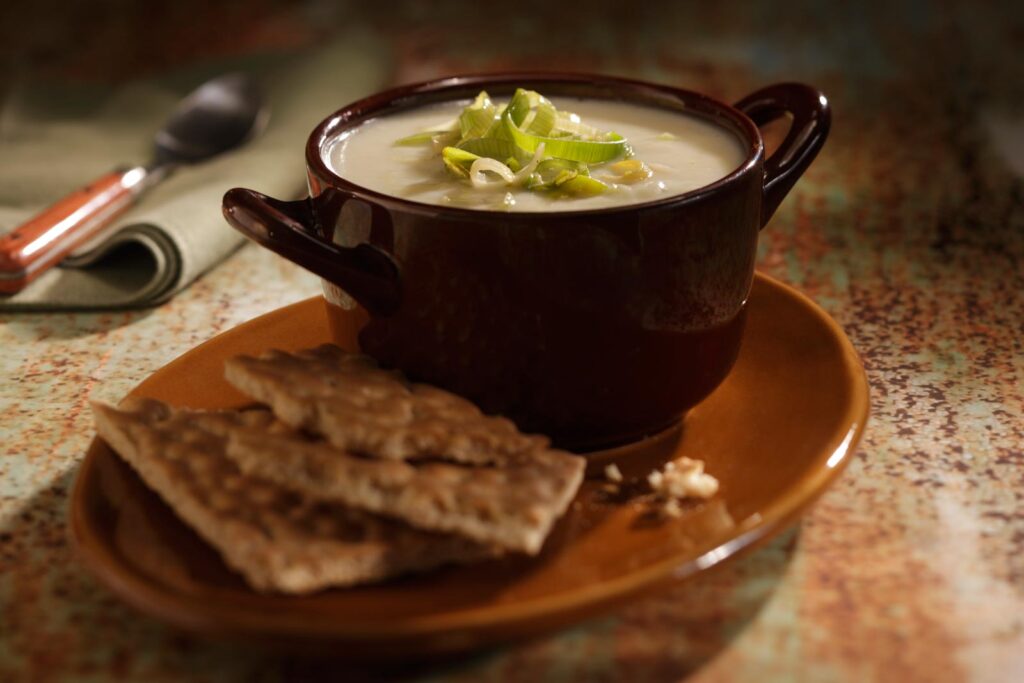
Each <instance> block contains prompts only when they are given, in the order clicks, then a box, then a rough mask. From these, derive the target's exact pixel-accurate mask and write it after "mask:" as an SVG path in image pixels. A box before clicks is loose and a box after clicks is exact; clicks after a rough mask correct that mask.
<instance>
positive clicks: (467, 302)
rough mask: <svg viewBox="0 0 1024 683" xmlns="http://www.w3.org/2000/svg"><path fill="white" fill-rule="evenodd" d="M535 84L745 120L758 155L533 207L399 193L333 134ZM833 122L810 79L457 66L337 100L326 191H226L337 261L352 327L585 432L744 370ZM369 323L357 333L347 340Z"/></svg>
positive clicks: (400, 362)
mask: <svg viewBox="0 0 1024 683" xmlns="http://www.w3.org/2000/svg"><path fill="white" fill-rule="evenodd" d="M517 87H524V88H529V89H535V90H537V91H539V92H541V93H544V94H545V95H547V96H548V97H551V98H552V99H554V100H555V101H556V103H557V98H559V97H572V98H596V99H604V100H615V101H625V102H630V103H636V104H638V105H643V106H650V107H659V108H663V109H668V110H672V111H678V112H680V114H681V115H684V114H685V115H691V116H699V117H702V118H703V119H705V120H707V121H710V122H712V123H714V124H716V125H718V126H722V127H724V128H725V129H727V130H729V131H731V132H732V134H733V135H735V136H736V138H737V140H738V141H739V142H740V144H741V145H742V147H743V149H744V151H745V156H744V158H743V160H742V162H741V163H740V165H739V166H738V167H737V168H736V169H735V170H733V171H732V172H731V173H729V174H728V175H726V176H725V177H723V178H721V179H719V180H717V181H715V182H713V183H711V184H709V185H707V186H705V187H701V188H699V189H696V190H694V191H691V192H686V193H684V194H679V195H675V196H668V197H664V198H659V199H657V200H655V201H649V202H645V203H639V204H630V205H625V206H620V207H613V208H602V209H592V210H573V209H572V208H571V207H572V203H571V200H563V201H561V202H559V203H558V204H557V205H556V206H553V208H554V209H557V210H552V211H549V212H533V213H516V212H503V211H490V210H478V209H468V208H459V207H455V206H441V205H434V204H424V203H420V202H417V201H414V200H412V199H408V198H401V197H396V196H389V195H385V194H382V193H380V192H376V191H374V190H371V189H368V188H365V187H360V186H359V185H356V184H355V183H353V182H351V181H349V180H347V179H346V178H344V177H342V176H340V175H338V174H337V173H336V172H334V171H333V170H332V169H331V167H330V166H329V164H328V163H327V162H326V161H325V154H326V150H327V149H328V147H329V145H330V144H331V143H332V141H334V140H336V139H337V137H338V136H339V135H341V134H343V133H345V132H346V131H350V130H352V129H353V128H354V127H356V126H358V125H360V124H361V123H364V122H366V121H367V120H370V119H372V118H375V117H380V116H386V115H388V114H390V113H394V112H399V111H405V110H409V109H411V108H416V107H421V106H425V105H428V104H432V103H436V102H444V101H450V100H456V99H468V98H472V97H473V96H475V95H476V94H477V93H478V92H479V91H480V90H483V89H486V90H487V91H488V92H489V93H490V94H491V95H492V96H493V97H495V98H501V97H508V96H510V95H511V94H512V92H513V91H514V90H515V89H516V88H517ZM783 116H788V117H790V118H791V125H790V130H789V133H788V134H787V136H786V137H785V139H784V140H783V141H782V142H781V144H780V145H779V147H778V149H776V150H775V151H774V152H773V153H772V155H771V156H770V157H767V158H766V156H765V147H764V142H763V140H762V136H761V133H760V130H759V128H758V126H761V125H765V124H766V123H768V122H770V121H772V120H775V119H778V118H780V117H783ZM829 122H830V112H829V106H828V102H827V100H826V99H825V97H824V96H823V95H822V94H821V93H820V92H819V91H817V90H816V89H814V88H812V87H809V86H807V85H802V84H797V83H782V84H777V85H772V86H769V87H766V88H764V89H762V90H759V91H757V92H755V93H753V94H751V95H749V96H748V97H746V98H744V99H742V100H741V101H739V102H738V103H737V104H736V105H734V106H730V105H728V104H725V103H723V102H719V101H717V100H715V99H712V98H710V97H708V96H706V95H702V94H700V93H696V92H691V91H687V90H682V89H678V88H674V87H669V86H664V85H655V84H650V83H644V82H640V81H635V80H628V79H620V78H611V77H604V76H591V75H551V74H536V73H515V74H502V75H490V76H459V77H452V78H444V79H440V80H435V81H431V82H427V83H420V84H416V85H408V86H404V87H399V88H396V89H393V90H388V91H386V92H382V93H379V94H376V95H373V96H371V97H368V98H366V99H363V100H360V101H358V102H355V103H353V104H350V105H348V106H346V107H344V108H342V109H340V110H338V111H336V112H335V113H333V114H331V115H330V116H328V117H327V118H325V119H324V120H323V121H322V122H321V123H320V124H319V125H318V126H317V127H316V128H315V129H314V130H313V132H312V133H311V135H310V137H309V140H308V143H307V145H306V166H307V172H308V184H309V196H308V197H307V198H305V199H301V200H298V201H281V200H278V199H272V198H270V197H266V196H264V195H262V194H260V193H258V192H255V191H253V190H247V189H240V188H236V189H232V190H230V191H229V192H228V193H227V194H226V195H225V197H224V206H223V208H224V214H225V216H226V218H227V220H228V222H229V223H230V224H231V225H232V226H234V227H235V228H236V229H238V230H240V231H241V232H242V233H244V234H245V235H246V236H248V237H249V238H250V239H252V240H254V241H255V242H257V243H259V244H261V245H263V246H265V247H267V248H269V249H271V250H273V251H275V252H277V253H278V254H280V255H282V256H284V257H285V258H287V259H290V260H292V261H294V262H295V263H298V264H299V265H301V266H303V267H305V268H307V269H309V270H310V271H312V272H314V273H316V274H317V275H319V276H321V277H322V278H323V281H324V298H325V302H326V305H327V311H328V316H329V318H330V320H331V321H332V323H333V328H334V329H336V330H337V333H336V334H337V336H338V341H339V342H340V343H346V344H348V345H351V344H352V343H353V342H357V343H358V345H359V347H360V348H361V349H362V351H363V352H365V353H367V354H369V355H371V356H373V357H374V358H376V359H377V360H378V361H379V362H380V363H381V364H382V365H384V366H386V367H396V368H399V369H401V370H403V371H404V372H405V373H406V374H407V375H408V376H409V377H410V378H411V379H413V380H416V381H422V382H429V383H431V384H435V385H438V386H441V387H444V388H447V389H449V390H451V391H454V392H456V393H458V394H461V395H463V396H466V397H467V398H469V399H471V400H473V401H475V402H476V403H477V404H478V405H479V406H480V407H481V409H483V410H484V411H485V412H487V413H501V414H503V415H506V416H508V417H510V418H511V419H513V420H514V421H515V422H516V423H517V424H518V425H519V427H520V428H521V429H524V430H526V431H532V432H539V433H544V434H547V435H548V436H550V437H552V439H553V440H554V441H555V443H556V444H559V445H562V446H565V447H570V448H574V449H576V450H586V449H589V448H597V447H602V446H607V445H612V444H615V443H621V442H625V441H628V440H632V439H636V438H640V437H642V436H644V435H647V434H651V433H654V432H657V431H660V430H662V429H664V428H666V427H668V426H670V425H672V424H673V423H674V422H676V421H677V420H679V419H680V418H681V416H682V415H684V414H685V412H686V411H687V410H688V409H689V408H691V407H693V406H695V405H697V403H699V402H700V401H701V400H702V399H703V398H704V397H706V396H707V395H708V394H710V393H711V392H712V391H713V390H714V389H715V387H716V386H718V385H719V384H720V383H721V382H722V380H723V379H724V378H725V377H726V375H727V374H728V372H729V370H730V368H731V367H732V365H733V363H734V361H735V360H736V357H737V354H738V351H739V348H740V343H741V341H742V337H743V328H744V320H745V312H746V301H747V296H748V294H749V291H750V287H751V283H752V280H753V274H754V260H755V254H756V249H757V238H758V232H759V231H760V229H761V228H762V227H763V226H764V225H765V223H766V222H767V221H768V219H769V218H770V217H771V216H772V214H773V213H774V211H775V209H776V208H777V207H778V205H779V203H780V202H781V201H782V199H783V198H784V197H785V195H786V193H787V192H788V191H789V190H790V188H791V187H792V186H793V184H794V183H795V182H796V180H797V179H798V178H799V176H800V175H801V174H802V173H803V171H804V170H805V169H806V168H807V167H808V165H809V164H810V163H811V162H812V160H813V159H814V157H815V156H816V154H817V153H818V150H819V149H820V148H821V146H822V144H823V143H824V141H825V138H826V136H827V134H828V128H829ZM354 321H355V327H353V322H354ZM352 329H357V330H358V339H356V340H353V339H350V338H347V337H350V336H351V332H350V331H351V330H352ZM346 335H347V336H346ZM751 398H752V400H755V399H756V397H751Z"/></svg>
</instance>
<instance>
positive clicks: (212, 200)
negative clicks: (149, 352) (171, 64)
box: [0, 33, 390, 311]
mask: <svg viewBox="0 0 1024 683" xmlns="http://www.w3.org/2000/svg"><path fill="white" fill-rule="evenodd" d="M377 45H378V43H376V42H375V41H374V40H373V37H372V36H371V35H368V34H364V33H359V34H352V35H346V36H344V37H343V39H340V40H338V41H337V42H334V43H332V44H331V45H329V46H326V47H323V48H320V49H318V50H316V51H315V52H310V53H306V54H303V55H289V56H261V57H249V58H247V59H246V60H244V61H236V62H233V63H221V64H217V65H206V66H204V67H202V68H196V69H192V70H191V71H189V72H188V73H176V74H174V75H169V76H167V77H165V78H162V79H160V80H154V81H147V82H136V83H130V84H127V85H123V86H120V87H117V88H107V89H102V88H97V87H87V86H74V87H71V86H66V85H65V86H62V87H58V86H40V85H34V86H27V87H16V88H15V89H14V90H13V91H12V92H11V94H10V95H9V96H8V97H7V99H6V102H5V103H4V104H3V108H2V109H0V234H3V233H4V232H7V231H8V230H11V229H13V228H14V227H15V226H17V225H19V224H21V223H22V222H23V221H25V220H26V219H28V218H30V217H31V216H33V215H34V214H36V213H37V212H39V211H40V210H42V209H44V208H45V207H46V206H48V205H49V204H51V203H52V202H54V201H55V200H57V199H59V198H60V197H62V196H64V195H65V194H67V193H68V192H70V191H72V190H74V189H76V188H78V187H81V186H83V185H85V184H86V183H88V182H89V181H90V180H92V179H94V178H96V177H99V176H100V175H103V174H105V173H107V172H109V171H110V170H112V169H114V168H115V167H117V166H122V165H125V164H135V163H146V162H147V160H148V157H149V154H150V153H151V151H152V144H153V142H152V140H153V135H154V133H155V132H156V130H157V129H158V128H159V127H160V126H161V125H162V123H163V121H164V120H165V119H166V118H167V117H168V115H169V114H170V112H171V111H172V110H173V109H174V107H175V105H176V104H177V102H178V100H179V99H180V98H181V97H183V96H184V95H185V94H186V93H188V92H189V91H190V90H192V89H193V88H195V87H196V86H197V85H199V84H200V83H201V82H203V81H204V80H206V79H207V78H209V77H212V76H215V75H217V74H218V73H223V72H227V71H245V72H247V73H250V74H251V75H253V76H254V77H256V78H257V79H258V80H259V82H260V84H261V85H262V86H263V88H264V90H265V93H266V96H267V100H268V102H269V105H270V121H269V123H268V125H267V127H266V129H265V130H264V131H263V133H262V134H261V135H260V136H259V137H257V138H255V139H254V140H252V141H250V142H249V143H247V144H246V145H244V146H243V147H240V148H238V149H237V150H234V151H231V152H227V153H225V154H222V155H220V156H217V157H214V158H212V159H210V160H209V161H206V162H203V163H200V164H196V165H194V166H185V167H181V168H179V169H178V170H177V171H175V172H174V173H173V174H172V175H171V176H170V177H168V178H167V179H166V180H164V181H163V182H162V183H161V184H159V185H157V186H156V187H154V188H152V189H151V190H149V191H147V192H146V193H144V194H143V195H142V196H141V197H140V199H139V201H138V203H137V204H136V205H135V206H134V207H132V208H131V209H129V210H128V211H127V212H125V213H124V214H122V215H121V216H120V217H119V218H118V219H117V220H116V222H114V223H113V224H112V225H111V226H110V227H109V228H108V229H106V230H104V231H103V233H102V234H100V235H98V236H97V237H95V238H93V239H92V240H91V241H90V242H89V243H88V244H85V245H82V247H80V248H79V249H78V250H76V251H75V252H74V253H73V254H72V255H71V256H69V257H68V258H67V259H65V260H64V262H63V263H62V264H61V266H60V267H58V268H53V269H51V270H50V271H49V272H47V273H45V274H44V275H42V276H41V277H40V278H38V279H37V280H36V281H34V282H33V283H32V284H30V285H29V286H28V287H26V288H25V289H24V290H22V291H21V292H19V293H17V294H14V295H11V296H4V295H0V311H17V310H25V311H27V310H35V311H39V310H102V309H116V308H133V307H143V306H153V305H155V304H159V303H161V302H164V301H166V300H167V299H169V298H171V297H172V296H173V295H174V294H175V293H177V292H178V291H180V290H181V289H183V288H184V287H186V286H188V285H189V284H190V283H191V282H192V281H193V280H195V279H196V278H197V277H198V276H199V275H201V274H202V273H203V272H205V271H206V270H208V269H210V268H212V267H213V266H215V265H216V264H217V263H219V262H220V261H221V260H222V259H224V258H225V257H226V256H227V255H228V254H230V253H231V252H232V251H233V250H234V249H236V248H237V247H238V246H239V245H240V244H241V243H242V242H243V241H244V238H243V237H242V236H241V235H240V234H239V233H238V232H236V231H235V230H233V229H232V228H231V227H230V226H228V225H227V223H226V222H225V221H224V218H223V216H222V214H221V198H222V196H223V195H224V192H225V191H226V190H228V189H229V188H232V187H236V186H242V187H250V188H253V189H256V190H259V191H260V192H265V193H266V194H269V195H271V196H276V197H278V198H281V199H291V198H296V197H298V196H300V195H301V194H302V193H303V192H304V189H305V178H306V174H305V154H304V148H305V142H306V139H307V137H308V136H309V133H310V131H311V130H312V129H313V126H315V125H316V124H317V123H318V122H319V121H320V120H321V119H323V118H324V117H325V116H326V115H328V114H329V113H331V112H332V111H334V110H335V109H338V108H340V107H342V106H344V105H345V104H348V103H349V102H351V101H353V100H355V99H358V98H360V97H362V96H364V95H368V94H370V93H372V92H374V91H376V90H378V89H380V88H381V87H382V86H383V85H385V84H386V82H387V79H388V77H389V73H390V67H389V64H388V58H387V54H386V53H385V52H384V51H382V50H381V49H380V48H379V47H377Z"/></svg>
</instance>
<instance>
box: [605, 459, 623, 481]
mask: <svg viewBox="0 0 1024 683" xmlns="http://www.w3.org/2000/svg"><path fill="white" fill-rule="evenodd" d="M604 477H605V479H607V480H608V481H614V482H615V483H616V484H618V483H619V482H621V481H622V471H621V470H619V466H618V465H616V464H615V463H612V464H610V465H606V466H605V468H604Z"/></svg>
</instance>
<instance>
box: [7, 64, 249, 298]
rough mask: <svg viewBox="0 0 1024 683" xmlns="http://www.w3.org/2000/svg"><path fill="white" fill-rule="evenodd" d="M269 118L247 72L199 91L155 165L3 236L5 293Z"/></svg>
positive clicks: (178, 115)
mask: <svg viewBox="0 0 1024 683" xmlns="http://www.w3.org/2000/svg"><path fill="white" fill-rule="evenodd" d="M268 114H269V112H268V110H267V107H266V106H265V104H264V102H263V97H262V95H261V94H260V91H259V89H258V88H257V86H256V84H255V83H254V82H253V81H252V80H251V79H250V78H248V77H247V76H245V75H243V74H227V75H224V76H220V77H218V78H215V79H213V80H210V81H207V82H206V83H204V84H203V85H201V86H199V88H197V89H196V90H194V91H192V92H191V93H190V94H189V95H187V96H186V97H185V98H184V99H183V100H181V102H179V103H178V106H177V107H176V108H175V110H174V112H173V113H172V114H171V116H170V118H169V119H168V120H167V121H166V122H165V123H164V126H163V128H161V129H160V130H159V131H158V132H157V134H156V138H155V140H154V151H153V158H152V160H151V161H150V163H149V164H148V165H146V166H135V167H132V168H127V169H126V168H120V169H118V170H116V171H113V172H111V173H108V174H107V175H105V176H103V177H101V178H98V179H97V180H95V181H93V182H92V183H89V184H88V185H86V186H85V187H83V188H81V189H79V190H76V191H74V192H72V193H71V194H69V195H67V196H66V197H64V198H63V199H60V200H58V201H57V202H56V203H55V204H53V205H52V206H50V207H49V208H47V209H45V210H43V212H42V213H39V214H37V215H36V216H34V217H32V218H30V219H29V220H28V221H27V222H25V223H22V224H21V225H19V226H18V227H16V228H15V229H14V230H12V231H10V232H9V233H8V234H6V235H4V236H3V237H2V238H0V292H6V293H13V292H18V291H20V290H22V289H24V288H25V286H26V285H27V284H28V283H30V282H32V280H34V279H35V278H37V277H39V276H40V275H42V274H43V273H44V272H45V271H46V270H48V269H49V268H50V267H52V266H53V265H55V264H56V263H58V262H59V261H60V260H61V259H62V258H64V256H66V255H67V254H68V253H69V252H70V251H72V250H73V249H75V248H76V247H78V246H79V245H81V244H83V243H84V242H85V241H87V240H88V239H89V238H91V237H93V236H95V235H96V234H97V233H98V232H99V230H100V229H101V228H102V227H104V226H105V225H108V224H109V223H110V221H111V220H112V219H113V218H114V217H115V216H117V215H119V214H120V213H122V212H123V211H124V210H125V209H127V208H128V207H129V206H131V205H132V204H134V203H135V201H136V199H137V198H138V197H139V195H140V194H142V192H143V191H145V190H147V189H149V188H150V187H152V186H154V185H156V184H157V183H158V182H160V181H161V180H163V179H164V178H166V177H167V175H168V174H169V173H171V172H172V171H173V170H174V169H175V168H177V167H178V166H181V165H185V164H195V163H198V162H201V161H205V160H206V159H209V158H210V157H212V156H215V155H217V154H220V153H221V152H226V151H228V150H229V149H233V148H235V147H238V146H239V145H241V144H242V143H244V142H246V141H248V140H249V139H251V138H253V137H254V136H256V135H258V134H259V133H260V131H262V130H263V127H264V126H265V125H266V122H267V118H268Z"/></svg>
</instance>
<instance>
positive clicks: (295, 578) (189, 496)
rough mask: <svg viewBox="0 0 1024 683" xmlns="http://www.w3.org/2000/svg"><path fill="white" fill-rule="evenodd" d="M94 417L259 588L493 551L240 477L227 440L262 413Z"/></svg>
mask: <svg viewBox="0 0 1024 683" xmlns="http://www.w3.org/2000/svg"><path fill="white" fill-rule="evenodd" d="M93 414H94V416H95V420H96V428H97V431H98V432H99V434H100V436H101V437H103V439H104V440H106V441H107V443H109V444H110V445H111V447H112V448H113V449H114V450H115V451H116V452H117V453H118V454H119V455H120V456H121V457H122V458H123V459H124V460H126V461H127V462H128V463H129V464H130V465H131V466H132V467H133V468H134V469H135V470H136V471H137V472H138V473H139V475H140V476H141V477H142V479H143V481H145V482H146V484H147V485H149V486H150V487H151V488H152V489H153V490H155V491H156V492H157V493H158V494H159V495H160V496H161V497H162V498H163V499H164V500H165V501H166V502H167V504H168V505H170V507H171V508H173V509H174V511H175V512H176V513H177V514H178V516H179V517H181V519H182V520H184V521H185V522H186V523H187V524H188V525H189V526H191V527H192V528H193V529H195V531H196V532H197V533H199V535H200V536H202V537H203V538H204V539H205V540H206V541H208V542H209V543H210V544H211V545H212V546H214V547H215V548H216V549H217V550H218V551H219V552H220V553H221V555H222V556H223V558H224V560H225V562H226V563H227V564H228V565H229V566H230V567H232V568H234V569H235V570H237V571H238V572H239V573H241V574H242V575H243V576H244V577H245V579H246V581H248V583H249V584H250V585H251V586H252V587H253V588H255V589H257V590H260V591H279V592H284V593H306V592H311V591H316V590H319V589H322V588H326V587H328V586H350V585H354V584H357V583H364V582H371V581H378V580H381V579H385V578H389V577H392V576H395V575H398V574H403V573H407V572H412V571H418V570H423V569H428V568H432V567H435V566H438V565H441V564H445V563H448V562H462V561H470V560H478V559H482V558H484V557H487V556H491V555H493V554H494V550H493V549H491V548H488V547H484V546H481V545H480V544H477V543H473V542H471V541H468V540H466V539H463V538H460V537H457V536H448V535H442V534H433V533H428V532H424V531H419V530H416V529H413V528H411V527H408V526H406V525H404V524H400V523H397V522H394V521H391V520H387V519H384V518H381V517H377V516H375V515H371V514H367V513H365V512H360V511H357V510H351V509H347V508H344V507H342V506H340V505H329V504H323V503H316V502H314V501H309V500H306V499H304V498H302V497H301V496H298V495H296V494H294V493H292V492H289V491H287V490H285V489H282V488H281V487H279V486H277V485H275V484H273V483H271V482H268V481H266V480H262V479H259V478H257V477H252V476H249V475H245V474H243V473H242V472H241V471H240V470H239V469H238V467H237V466H236V465H235V464H234V462H233V461H231V460H230V459H228V458H227V457H225V455H224V450H225V448H226V439H225V437H224V435H225V434H227V433H228V432H230V431H231V430H232V429H237V428H239V427H245V428H246V429H253V430H257V429H258V430H263V431H265V432H267V431H269V432H273V431H274V430H275V428H274V420H273V417H272V415H271V414H270V413H269V412H268V411H266V410H251V411H241V412H238V411H236V412H214V413H205V412H192V411H185V410H175V409H172V408H170V407H168V406H166V405H164V404H162V403H160V402H158V401H152V400H139V399H129V400H128V401H126V402H125V403H124V404H123V406H122V408H120V409H115V408H112V407H110V406H106V405H102V404H99V403H94V404H93Z"/></svg>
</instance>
